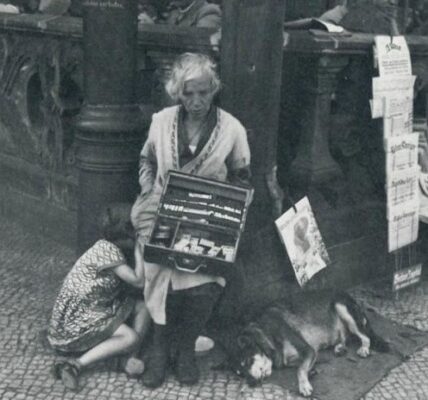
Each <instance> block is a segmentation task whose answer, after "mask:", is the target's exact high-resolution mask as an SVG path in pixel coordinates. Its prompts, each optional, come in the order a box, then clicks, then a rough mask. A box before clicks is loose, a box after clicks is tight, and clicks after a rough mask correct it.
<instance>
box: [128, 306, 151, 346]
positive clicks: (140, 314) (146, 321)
mask: <svg viewBox="0 0 428 400" xmlns="http://www.w3.org/2000/svg"><path fill="white" fill-rule="evenodd" d="M150 322H151V317H150V314H149V311H148V310H147V307H146V304H145V303H144V301H143V300H137V302H136V304H135V316H134V321H133V324H132V326H133V328H134V331H135V332H137V334H138V336H139V340H140V342H139V343H138V344H139V345H141V343H142V342H143V340H144V338H145V337H146V334H147V332H148V330H149V328H150ZM138 347H139V346H138ZM138 350H139V349H137V351H138Z"/></svg>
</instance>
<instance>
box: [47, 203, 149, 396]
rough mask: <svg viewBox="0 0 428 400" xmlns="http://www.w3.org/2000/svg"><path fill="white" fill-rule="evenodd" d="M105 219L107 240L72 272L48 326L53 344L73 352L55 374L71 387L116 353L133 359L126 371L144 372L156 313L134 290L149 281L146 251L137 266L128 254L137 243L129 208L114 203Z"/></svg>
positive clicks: (60, 362)
mask: <svg viewBox="0 0 428 400" xmlns="http://www.w3.org/2000/svg"><path fill="white" fill-rule="evenodd" d="M118 207H119V205H118ZM122 208H123V209H122ZM101 221H102V224H101V225H102V228H101V230H102V232H103V238H102V239H100V240H98V241H97V242H96V243H95V244H94V245H93V246H92V247H91V248H90V249H89V250H87V251H86V252H85V253H84V254H83V255H82V256H81V257H80V258H79V259H78V260H77V261H76V263H75V264H74V265H73V267H72V268H71V270H70V271H69V273H68V274H67V276H66V278H65V280H64V282H63V284H62V287H61V289H60V291H59V294H58V296H57V298H56V301H55V304H54V307H53V311H52V317H51V320H50V324H49V328H48V335H47V339H48V341H49V343H50V345H51V346H52V348H53V349H55V350H56V351H58V352H59V353H61V354H62V355H64V354H66V355H69V357H61V358H59V359H58V360H57V361H56V362H55V363H54V367H53V372H54V375H55V377H56V378H57V379H61V380H62V382H63V384H64V386H65V387H67V388H68V389H71V390H77V389H78V387H79V375H80V373H81V371H82V370H83V369H85V368H87V367H88V366H90V365H91V364H94V363H95V362H98V361H101V360H105V359H107V358H110V357H113V356H119V355H124V354H125V355H127V356H128V357H129V358H128V359H127V362H126V363H125V371H126V369H127V368H130V369H131V370H132V371H140V372H141V373H142V372H143V370H144V364H143V361H141V360H140V359H138V358H136V357H135V354H137V351H138V349H139V348H140V346H141V343H142V341H143V338H144V336H145V334H146V332H147V330H148V328H149V325H150V316H149V314H148V311H147V309H146V306H145V304H144V301H143V300H142V298H140V299H139V298H138V296H135V294H133V293H132V292H133V290H132V287H134V288H137V289H138V292H140V293H141V292H142V290H141V289H142V288H143V285H144V275H143V274H144V272H143V260H142V256H141V251H135V268H131V267H130V266H129V264H128V262H127V260H126V258H125V255H124V254H126V252H127V250H129V249H130V247H131V246H132V248H133V246H134V244H135V243H134V232H133V229H132V226H131V224H130V222H129V208H127V207H121V209H120V210H119V212H118V210H117V209H115V208H114V207H113V208H112V207H108V208H106V209H105V210H104V211H103V212H102V217H101ZM131 252H132V250H131ZM128 258H129V257H128ZM129 321H131V322H129ZM76 355H77V356H76Z"/></svg>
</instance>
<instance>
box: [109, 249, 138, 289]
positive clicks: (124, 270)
mask: <svg viewBox="0 0 428 400" xmlns="http://www.w3.org/2000/svg"><path fill="white" fill-rule="evenodd" d="M113 271H114V272H115V274H116V275H117V276H118V277H119V278H120V279H122V280H123V281H125V282H126V283H129V284H130V285H132V286H135V287H136V288H138V289H143V288H144V263H143V256H142V254H141V251H139V245H138V244H137V245H136V246H135V270H134V269H132V268H131V267H130V266H129V265H126V264H122V265H119V266H117V267H115V268H114V269H113Z"/></svg>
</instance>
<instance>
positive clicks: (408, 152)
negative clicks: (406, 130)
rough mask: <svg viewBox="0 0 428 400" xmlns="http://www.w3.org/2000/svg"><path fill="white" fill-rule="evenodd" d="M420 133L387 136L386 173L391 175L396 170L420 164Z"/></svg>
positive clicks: (385, 141) (408, 168) (411, 167)
mask: <svg viewBox="0 0 428 400" xmlns="http://www.w3.org/2000/svg"><path fill="white" fill-rule="evenodd" d="M418 141H419V134H418V133H412V134H410V135H403V136H396V137H390V138H386V139H385V140H384V143H385V152H386V174H387V176H388V177H389V176H391V174H393V173H394V172H396V171H402V170H405V169H407V170H410V169H415V168H416V167H417V165H418Z"/></svg>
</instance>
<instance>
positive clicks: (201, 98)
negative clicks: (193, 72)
mask: <svg viewBox="0 0 428 400" xmlns="http://www.w3.org/2000/svg"><path fill="white" fill-rule="evenodd" d="M213 98H214V93H213V92H212V88H211V84H210V81H209V79H207V78H206V77H204V76H202V77H200V78H195V79H191V80H188V81H187V82H185V84H184V88H183V93H182V95H181V102H182V104H183V106H184V108H185V109H186V111H187V113H188V114H189V115H191V116H192V117H193V118H196V119H201V118H203V117H205V116H206V115H207V114H208V111H209V110H210V108H211V104H212V101H213Z"/></svg>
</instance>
